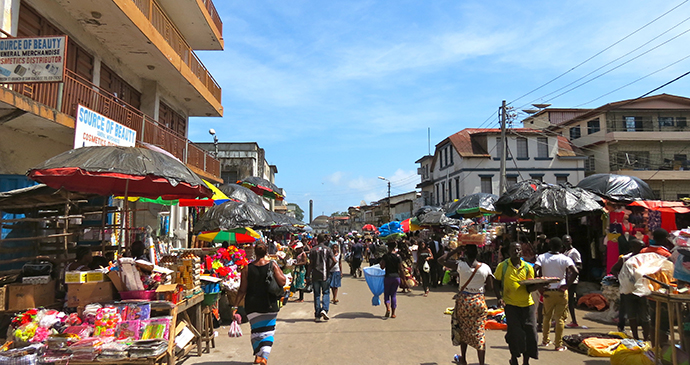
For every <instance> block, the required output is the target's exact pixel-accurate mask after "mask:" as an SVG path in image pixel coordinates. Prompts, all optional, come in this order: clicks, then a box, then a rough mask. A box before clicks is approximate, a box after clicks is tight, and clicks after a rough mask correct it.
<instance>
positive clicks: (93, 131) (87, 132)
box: [74, 105, 137, 148]
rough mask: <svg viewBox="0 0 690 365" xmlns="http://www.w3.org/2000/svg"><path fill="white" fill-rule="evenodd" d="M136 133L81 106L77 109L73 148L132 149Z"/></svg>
mask: <svg viewBox="0 0 690 365" xmlns="http://www.w3.org/2000/svg"><path fill="white" fill-rule="evenodd" d="M136 140H137V131H135V130H134V129H131V128H127V127H125V126H124V125H122V124H120V123H118V122H116V121H114V120H112V119H109V118H106V117H105V116H103V115H101V114H98V113H96V112H95V111H93V110H91V109H87V108H85V107H83V106H81V105H79V106H78V107H77V122H76V124H75V126H74V148H79V147H90V146H123V147H134V146H135V144H136Z"/></svg>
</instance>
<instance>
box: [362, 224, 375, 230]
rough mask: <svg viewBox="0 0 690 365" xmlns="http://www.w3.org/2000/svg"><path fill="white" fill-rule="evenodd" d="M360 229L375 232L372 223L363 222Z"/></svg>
mask: <svg viewBox="0 0 690 365" xmlns="http://www.w3.org/2000/svg"><path fill="white" fill-rule="evenodd" d="M362 231H369V232H375V231H376V226H374V225H373V224H365V225H364V226H362Z"/></svg>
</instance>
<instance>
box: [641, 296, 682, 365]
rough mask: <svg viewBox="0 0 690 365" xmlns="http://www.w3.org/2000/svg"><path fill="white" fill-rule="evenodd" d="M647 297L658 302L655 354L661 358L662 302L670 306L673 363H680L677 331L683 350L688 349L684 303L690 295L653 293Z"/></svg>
mask: <svg viewBox="0 0 690 365" xmlns="http://www.w3.org/2000/svg"><path fill="white" fill-rule="evenodd" d="M647 298H649V299H651V300H653V301H655V302H656V316H655V318H654V319H655V322H654V323H655V327H654V355H655V357H656V358H657V359H661V356H662V354H661V345H660V344H659V332H661V325H660V323H661V304H662V303H665V304H666V306H667V307H668V323H669V333H670V340H669V346H671V363H672V364H673V365H678V355H677V353H676V346H675V343H676V336H675V335H676V331H678V336H679V342H680V345H681V350H683V351H687V345H688V344H687V343H685V336H684V333H683V315H682V314H683V311H682V309H683V307H682V306H683V304H685V303H688V302H690V295H688V294H661V293H652V294H650V295H648V296H647Z"/></svg>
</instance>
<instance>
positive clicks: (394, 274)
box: [379, 241, 404, 318]
mask: <svg viewBox="0 0 690 365" xmlns="http://www.w3.org/2000/svg"><path fill="white" fill-rule="evenodd" d="M387 246H388V253H386V254H385V255H383V257H382V258H381V261H380V262H379V264H380V265H381V268H382V269H385V270H386V275H385V276H384V278H383V300H384V303H385V304H386V314H385V317H386V318H388V317H389V316H390V317H391V318H395V310H396V308H398V297H397V292H398V287H400V278H402V277H404V275H403V273H402V271H403V266H402V259H401V258H400V256H398V254H396V253H395V248H396V247H397V244H396V243H395V241H390V242H388V244H387Z"/></svg>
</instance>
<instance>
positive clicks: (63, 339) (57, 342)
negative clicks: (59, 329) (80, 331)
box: [46, 333, 80, 351]
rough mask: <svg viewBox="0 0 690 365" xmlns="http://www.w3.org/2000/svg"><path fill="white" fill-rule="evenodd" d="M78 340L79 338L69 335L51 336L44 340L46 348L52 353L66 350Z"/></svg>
mask: <svg viewBox="0 0 690 365" xmlns="http://www.w3.org/2000/svg"><path fill="white" fill-rule="evenodd" d="M79 340H80V338H79V336H77V335H74V334H69V333H67V334H65V333H62V334H57V335H51V336H49V337H48V339H47V340H46V348H47V349H48V350H53V351H58V350H67V348H68V347H70V346H71V345H73V344H75V343H77V341H79Z"/></svg>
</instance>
